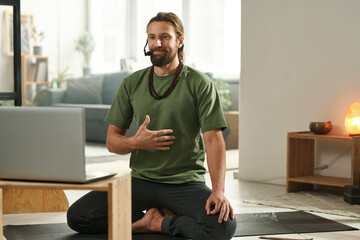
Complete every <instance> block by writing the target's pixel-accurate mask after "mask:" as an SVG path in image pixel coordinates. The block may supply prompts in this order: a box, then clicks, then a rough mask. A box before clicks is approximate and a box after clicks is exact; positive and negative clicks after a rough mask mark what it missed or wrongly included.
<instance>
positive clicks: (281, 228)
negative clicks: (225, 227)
mask: <svg viewBox="0 0 360 240" xmlns="http://www.w3.org/2000/svg"><path fill="white" fill-rule="evenodd" d="M235 217H236V221H237V226H238V227H237V229H236V233H235V236H236V237H244V236H259V235H273V234H291V233H311V232H333V231H349V230H358V229H357V228H353V227H350V226H347V225H344V224H341V223H338V222H335V221H332V220H329V219H326V218H322V217H319V216H317V215H314V214H311V213H307V212H303V211H294V212H274V213H246V214H237V215H236V216H235ZM4 236H5V237H6V238H7V239H8V240H23V239H27V240H55V239H56V240H68V239H86V240H95V239H96V240H102V239H107V235H105V234H103V235H90V234H77V233H76V232H74V231H72V230H71V229H70V228H69V227H68V226H67V224H66V223H58V224H36V225H7V226H4ZM145 239H146V240H185V239H184V238H176V237H170V236H166V235H163V234H134V235H133V240H145Z"/></svg>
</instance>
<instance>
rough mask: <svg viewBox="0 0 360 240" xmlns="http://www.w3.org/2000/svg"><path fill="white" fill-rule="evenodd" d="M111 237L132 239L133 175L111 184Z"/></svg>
mask: <svg viewBox="0 0 360 240" xmlns="http://www.w3.org/2000/svg"><path fill="white" fill-rule="evenodd" d="M108 206H109V210H108V211H109V212H108V215H109V220H108V223H109V239H113V240H117V239H121V240H131V238H132V232H131V177H130V176H129V175H127V176H125V177H123V178H120V179H118V180H117V181H115V182H112V183H110V184H109V191H108Z"/></svg>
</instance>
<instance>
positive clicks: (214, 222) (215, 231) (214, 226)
mask: <svg viewBox="0 0 360 240" xmlns="http://www.w3.org/2000/svg"><path fill="white" fill-rule="evenodd" d="M218 217H219V215H212V216H208V217H207V219H206V220H205V222H206V223H205V225H204V227H205V228H204V238H203V239H207V240H208V239H214V240H215V239H216V240H229V239H231V238H232V237H233V236H234V234H235V231H236V226H237V223H236V219H233V220H231V219H230V218H229V219H228V220H227V221H226V222H222V223H219V222H218Z"/></svg>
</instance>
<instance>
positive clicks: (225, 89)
mask: <svg viewBox="0 0 360 240" xmlns="http://www.w3.org/2000/svg"><path fill="white" fill-rule="evenodd" d="M214 82H215V87H216V89H217V91H218V93H219V97H220V101H221V106H222V108H223V110H224V111H227V110H229V108H230V107H231V105H232V104H233V103H232V101H231V94H230V85H229V84H227V83H226V82H225V81H224V80H222V79H215V80H214Z"/></svg>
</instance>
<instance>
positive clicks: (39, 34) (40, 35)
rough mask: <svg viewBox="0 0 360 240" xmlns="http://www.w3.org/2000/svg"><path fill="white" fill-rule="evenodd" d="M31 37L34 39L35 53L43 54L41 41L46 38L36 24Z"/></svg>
mask: <svg viewBox="0 0 360 240" xmlns="http://www.w3.org/2000/svg"><path fill="white" fill-rule="evenodd" d="M31 38H32V39H33V41H34V46H33V52H34V55H41V54H42V46H41V45H40V42H42V41H43V40H44V38H45V33H44V32H38V30H37V28H36V27H35V26H34V27H33V29H32V33H31Z"/></svg>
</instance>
